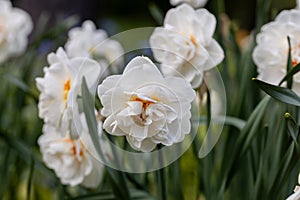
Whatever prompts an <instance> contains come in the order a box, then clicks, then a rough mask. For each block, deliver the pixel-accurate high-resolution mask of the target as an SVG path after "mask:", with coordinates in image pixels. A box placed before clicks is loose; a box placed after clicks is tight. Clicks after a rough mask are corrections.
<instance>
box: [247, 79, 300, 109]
mask: <svg viewBox="0 0 300 200" xmlns="http://www.w3.org/2000/svg"><path fill="white" fill-rule="evenodd" d="M252 80H253V81H254V82H255V83H256V84H257V85H258V87H259V88H260V89H262V90H263V91H265V92H266V93H267V94H268V95H270V96H271V97H273V98H274V99H276V100H278V101H281V102H284V103H287V104H291V105H295V106H300V97H299V96H298V95H297V94H296V93H295V92H293V91H292V90H291V89H288V88H283V87H279V86H275V85H271V84H269V83H266V82H263V81H260V80H258V79H256V78H253V79H252Z"/></svg>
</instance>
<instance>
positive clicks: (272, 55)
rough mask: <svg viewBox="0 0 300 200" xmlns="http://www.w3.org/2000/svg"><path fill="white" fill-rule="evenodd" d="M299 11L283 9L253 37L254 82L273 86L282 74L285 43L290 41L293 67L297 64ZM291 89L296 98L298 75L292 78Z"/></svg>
mask: <svg viewBox="0 0 300 200" xmlns="http://www.w3.org/2000/svg"><path fill="white" fill-rule="evenodd" d="M299 20H300V10H295V9H294V10H284V11H282V12H281V13H280V14H279V15H278V16H277V17H276V19H275V21H273V22H270V23H268V24H265V25H264V26H263V27H262V28H261V32H260V33H259V34H258V35H257V37H256V41H257V46H256V47H255V49H254V52H253V60H254V62H255V64H256V65H257V71H258V73H259V75H258V79H261V80H263V81H265V82H268V83H270V84H274V85H277V84H278V83H279V82H280V81H281V79H282V78H283V77H284V76H285V75H286V65H287V59H288V53H289V50H288V41H287V37H288V36H289V37H290V39H291V48H292V51H291V56H292V62H293V65H294V66H295V65H297V64H298V63H299V62H300V25H299ZM293 80H294V81H293V88H292V89H293V90H294V91H295V92H296V93H297V94H298V95H300V73H297V74H295V75H294V77H293Z"/></svg>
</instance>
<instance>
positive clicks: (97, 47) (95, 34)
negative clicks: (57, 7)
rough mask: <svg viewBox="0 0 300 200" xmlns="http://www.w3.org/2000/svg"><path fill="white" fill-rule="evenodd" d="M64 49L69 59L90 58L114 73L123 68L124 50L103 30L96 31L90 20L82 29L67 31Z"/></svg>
mask: <svg viewBox="0 0 300 200" xmlns="http://www.w3.org/2000/svg"><path fill="white" fill-rule="evenodd" d="M65 48H66V51H67V53H68V54H69V55H70V56H71V57H77V56H86V57H91V58H94V59H95V60H97V61H98V62H100V63H101V64H102V65H103V66H105V68H106V67H108V66H109V65H111V70H112V71H113V72H114V73H116V72H117V71H118V67H120V66H123V55H124V50H123V48H122V46H121V44H120V43H119V42H118V41H116V40H112V39H109V38H108V37H107V33H106V32H105V31H104V30H101V29H96V26H95V24H94V23H93V22H92V21H90V20H87V21H85V22H84V23H83V24H82V27H76V28H73V29H71V30H70V31H69V39H68V41H67V43H66V45H65Z"/></svg>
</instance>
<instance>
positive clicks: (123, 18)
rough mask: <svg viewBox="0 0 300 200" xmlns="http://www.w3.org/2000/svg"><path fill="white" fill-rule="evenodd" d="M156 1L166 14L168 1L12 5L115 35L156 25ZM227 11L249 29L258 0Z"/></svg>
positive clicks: (278, 5) (285, 5) (36, 0)
mask: <svg viewBox="0 0 300 200" xmlns="http://www.w3.org/2000/svg"><path fill="white" fill-rule="evenodd" d="M216 1H217V0H209V1H208V3H207V5H206V8H208V9H209V10H210V11H211V12H214V11H215V10H216V4H215V3H216ZM262 1H264V0H262ZM151 3H152V4H153V3H154V4H156V5H157V6H158V7H159V8H160V9H161V11H162V12H163V13H164V14H165V13H166V12H167V11H168V9H170V8H171V5H170V4H169V0H13V4H14V5H15V6H17V7H21V8H23V9H25V10H27V11H28V12H29V13H30V14H31V16H32V17H33V20H34V22H37V20H38V18H39V17H40V16H41V14H42V13H47V14H49V15H50V19H51V20H50V24H49V26H52V25H53V24H55V21H56V20H59V19H61V18H62V17H67V16H70V15H74V14H76V15H78V16H79V17H80V21H83V20H85V19H92V20H93V21H94V22H96V23H97V24H98V25H99V26H100V27H101V28H104V29H106V30H107V31H108V32H109V33H110V34H114V33H117V32H120V31H123V30H126V29H131V28H136V27H141V26H155V25H156V23H155V20H154V19H153V18H152V16H151V14H150V12H149V4H151ZM224 4H225V11H226V13H227V14H228V15H229V17H230V19H232V20H234V21H235V22H236V24H237V25H238V26H239V27H240V28H242V29H246V30H251V29H252V28H253V26H254V20H255V12H256V11H255V10H256V1H255V0H225V2H224ZM272 4H273V5H272V7H273V8H274V13H275V14H276V13H277V12H278V11H280V10H282V9H289V8H293V7H295V1H294V0H273V3H272Z"/></svg>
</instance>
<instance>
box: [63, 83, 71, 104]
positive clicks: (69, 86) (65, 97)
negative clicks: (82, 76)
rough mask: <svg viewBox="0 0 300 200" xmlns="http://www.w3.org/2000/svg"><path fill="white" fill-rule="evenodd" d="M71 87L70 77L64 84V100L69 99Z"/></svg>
mask: <svg viewBox="0 0 300 200" xmlns="http://www.w3.org/2000/svg"><path fill="white" fill-rule="evenodd" d="M70 89H71V85H70V79H68V80H67V81H66V82H65V84H64V100H65V101H67V99H68V94H69V91H70Z"/></svg>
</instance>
